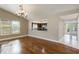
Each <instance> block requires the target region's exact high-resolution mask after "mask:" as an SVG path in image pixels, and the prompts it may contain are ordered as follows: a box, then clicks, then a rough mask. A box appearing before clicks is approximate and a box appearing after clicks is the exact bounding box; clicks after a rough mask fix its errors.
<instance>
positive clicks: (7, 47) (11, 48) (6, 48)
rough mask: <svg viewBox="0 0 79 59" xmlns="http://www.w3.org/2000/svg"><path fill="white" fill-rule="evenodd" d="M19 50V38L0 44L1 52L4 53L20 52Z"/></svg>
mask: <svg viewBox="0 0 79 59" xmlns="http://www.w3.org/2000/svg"><path fill="white" fill-rule="evenodd" d="M20 50H21V45H20V42H19V40H15V41H12V42H9V43H8V44H7V43H5V44H4V45H2V46H1V53H2V54H4V53H6V54H10V53H12V54H13V53H17V54H18V53H20Z"/></svg>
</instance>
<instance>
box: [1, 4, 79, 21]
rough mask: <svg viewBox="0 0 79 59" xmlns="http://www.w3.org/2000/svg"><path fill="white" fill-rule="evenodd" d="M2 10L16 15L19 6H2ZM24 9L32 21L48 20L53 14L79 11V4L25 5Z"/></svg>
mask: <svg viewBox="0 0 79 59" xmlns="http://www.w3.org/2000/svg"><path fill="white" fill-rule="evenodd" d="M0 8H3V9H5V10H7V11H10V12H12V13H14V14H15V12H16V11H17V10H18V4H0ZM24 9H25V10H26V12H27V13H28V15H29V17H30V19H33V20H36V19H47V18H48V17H49V16H51V15H53V14H58V13H62V12H65V11H69V10H75V9H79V5H78V4H25V5H24Z"/></svg>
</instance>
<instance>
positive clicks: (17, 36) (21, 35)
mask: <svg viewBox="0 0 79 59" xmlns="http://www.w3.org/2000/svg"><path fill="white" fill-rule="evenodd" d="M25 36H27V34H26V35H20V36H15V37H10V38H3V39H0V41H3V40H12V39H15V38H20V37H25Z"/></svg>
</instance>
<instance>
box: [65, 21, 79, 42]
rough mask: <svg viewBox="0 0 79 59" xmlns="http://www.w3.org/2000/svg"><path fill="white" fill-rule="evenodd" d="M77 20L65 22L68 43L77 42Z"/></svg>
mask: <svg viewBox="0 0 79 59" xmlns="http://www.w3.org/2000/svg"><path fill="white" fill-rule="evenodd" d="M77 29H78V23H77V20H74V21H73V20H69V21H65V22H64V40H65V41H66V42H68V43H70V42H73V43H74V42H75V41H77V39H78V38H77V32H78V31H77Z"/></svg>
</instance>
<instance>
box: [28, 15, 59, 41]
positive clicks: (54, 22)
mask: <svg viewBox="0 0 79 59" xmlns="http://www.w3.org/2000/svg"><path fill="white" fill-rule="evenodd" d="M31 22H32V20H30V21H29V35H33V36H38V37H43V38H48V39H52V40H57V39H58V17H57V16H50V17H48V24H47V29H48V30H47V31H33V30H32V29H31Z"/></svg>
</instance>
